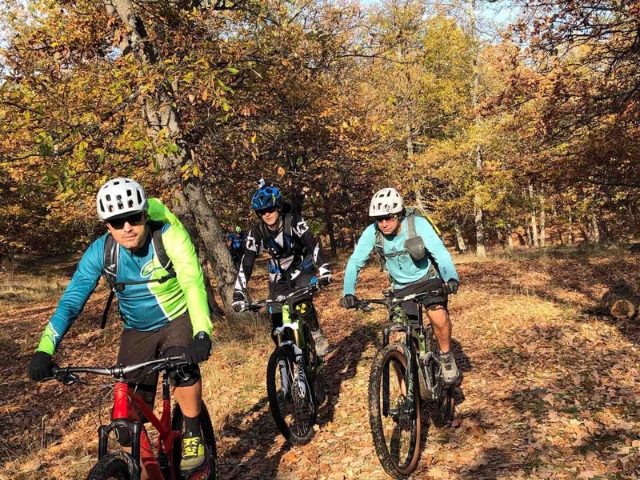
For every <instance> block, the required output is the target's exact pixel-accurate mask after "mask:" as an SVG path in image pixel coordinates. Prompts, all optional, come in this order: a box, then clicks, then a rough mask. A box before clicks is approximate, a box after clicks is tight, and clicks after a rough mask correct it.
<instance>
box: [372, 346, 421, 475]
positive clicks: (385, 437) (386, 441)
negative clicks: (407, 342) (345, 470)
mask: <svg viewBox="0 0 640 480" xmlns="http://www.w3.org/2000/svg"><path fill="white" fill-rule="evenodd" d="M404 348H406V347H403V346H399V344H392V345H389V346H388V347H386V348H385V349H384V350H383V351H382V352H381V353H380V354H379V355H378V357H377V358H376V361H375V362H374V365H373V366H372V369H371V375H370V380H369V412H370V416H369V420H370V423H371V431H372V434H373V440H374V444H375V447H376V453H377V454H378V458H379V459H380V463H381V464H382V466H383V467H384V469H385V470H386V471H387V473H389V474H390V475H391V476H393V477H394V478H398V476H399V475H400V476H403V475H408V474H410V473H411V472H413V470H415V468H416V466H417V463H418V459H419V457H420V445H419V440H420V406H419V403H418V399H417V397H415V396H414V397H413V400H411V401H409V400H408V398H407V397H408V394H409V384H408V382H407V378H406V374H407V368H406V358H405V356H404V352H403V350H404ZM414 393H415V394H416V395H417V394H418V392H417V390H414Z"/></svg>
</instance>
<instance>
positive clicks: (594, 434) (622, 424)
mask: <svg viewBox="0 0 640 480" xmlns="http://www.w3.org/2000/svg"><path fill="white" fill-rule="evenodd" d="M454 260H455V262H456V265H457V268H458V272H459V274H460V277H461V279H462V284H461V288H460V292H459V294H458V295H456V296H455V297H452V298H451V300H450V312H451V317H452V320H453V327H454V332H453V336H454V347H455V353H456V357H457V360H458V364H459V366H460V367H461V368H462V370H463V375H464V377H463V381H462V384H461V387H460V390H461V391H460V392H459V393H461V395H462V396H463V397H464V398H461V400H462V402H461V403H460V404H459V405H458V406H457V410H456V415H457V416H456V419H455V421H454V422H453V424H452V425H451V426H449V427H443V428H436V427H434V426H431V425H429V426H428V428H425V429H424V430H426V436H425V446H424V451H423V453H422V457H421V461H420V464H419V467H418V469H417V471H416V473H415V475H414V478H416V479H422V478H424V479H431V478H434V479H470V478H473V479H513V478H522V479H525V478H532V479H539V478H540V479H542V478H554V479H573V478H585V479H589V478H591V479H637V478H640V454H639V451H640V371H639V370H640V320H638V319H635V320H624V321H617V320H613V319H611V318H609V317H607V316H603V315H601V314H598V313H597V310H596V307H597V306H598V301H599V299H600V298H601V297H602V295H603V293H604V292H605V291H606V290H607V289H608V288H609V287H610V286H611V285H612V284H613V283H614V281H615V280H617V279H625V280H627V281H628V282H629V283H631V284H632V285H634V286H635V287H636V288H637V287H640V257H637V256H635V257H634V256H632V255H630V254H628V253H627V252H625V251H620V250H611V251H606V252H580V251H576V250H573V251H561V252H560V251H558V252H547V253H543V254H540V253H535V254H531V253H526V252H520V253H517V254H515V255H513V256H505V257H492V258H489V259H487V260H483V261H479V260H476V259H474V258H472V257H456V258H454ZM345 261H346V257H345V256H341V257H340V259H339V260H337V261H335V262H334V265H335V267H334V271H336V272H337V274H336V275H335V284H334V285H332V286H331V287H329V289H327V290H326V291H324V292H321V294H320V295H319V296H318V297H317V300H316V305H317V307H318V310H319V311H320V316H321V323H322V324H323V327H324V330H325V332H326V333H327V335H328V337H329V339H330V341H331V344H332V347H333V351H332V353H330V354H329V355H328V357H327V359H326V376H327V381H328V386H329V391H330V395H331V396H330V401H329V402H328V405H326V406H325V407H324V408H323V409H322V410H321V411H320V415H319V424H318V427H317V431H316V433H315V437H314V438H313V439H312V441H311V442H310V443H309V444H308V445H305V446H303V447H290V446H288V445H287V444H286V443H285V442H284V440H283V438H282V436H281V435H280V434H279V433H278V431H277V429H276V426H275V423H274V421H273V419H272V417H271V415H270V413H269V409H268V404H267V399H266V392H265V390H266V389H265V369H266V363H267V359H268V356H269V354H270V352H271V350H272V344H271V341H270V339H269V338H268V327H267V325H266V324H265V323H264V321H261V320H257V319H256V320H254V321H249V322H245V323H239V322H225V323H221V324H219V325H218V328H217V330H216V340H217V344H216V348H215V352H214V354H213V355H212V357H211V358H210V360H209V361H208V362H207V364H206V365H205V366H204V367H203V373H204V397H205V401H206V403H207V405H208V407H209V410H210V413H211V416H212V418H213V422H214V427H215V430H216V434H217V440H218V455H219V465H220V469H221V474H222V478H224V479H326V480H333V479H351V478H353V479H367V480H370V479H371V480H375V479H384V478H387V477H386V475H385V474H384V472H383V470H382V468H381V467H380V464H379V462H378V459H377V457H376V454H375V450H374V447H373V444H372V440H371V434H370V430H369V425H368V410H367V384H368V376H369V369H370V365H371V362H372V360H373V358H374V356H375V354H376V351H377V350H378V348H379V347H380V343H381V330H382V327H383V323H384V312H383V310H380V309H377V310H375V311H374V312H372V313H368V314H367V313H362V312H354V311H346V310H344V309H341V308H339V307H338V299H339V298H340V295H341V282H342V272H343V267H344V263H345ZM73 268H74V265H73V262H72V261H66V262H60V261H59V260H55V261H53V260H52V261H50V262H42V261H38V262H33V261H32V262H18V263H16V264H13V265H10V266H8V267H7V266H5V270H4V271H2V272H0V308H1V309H2V312H3V315H2V317H0V432H2V435H1V436H0V479H2V480H9V479H11V480H14V479H42V478H56V479H75V478H83V476H86V473H87V471H88V470H89V468H90V467H91V465H92V463H93V462H94V461H95V456H96V450H97V435H96V429H97V427H98V425H99V424H100V423H101V422H105V421H106V419H107V418H108V407H109V404H110V399H111V397H110V393H111V392H110V390H109V388H108V386H105V385H93V386H85V385H75V386H72V387H64V386H63V385H61V384H59V383H57V382H48V383H45V384H34V383H33V382H31V381H29V380H28V378H27V375H26V367H27V364H28V362H29V358H30V356H31V354H32V352H33V350H34V349H35V347H36V345H37V343H38V340H39V337H40V334H41V331H42V329H43V328H44V326H45V324H46V323H47V320H48V318H49V317H50V316H51V314H52V313H53V311H54V309H55V306H56V302H57V300H58V299H59V296H60V294H61V293H62V291H63V289H64V286H65V284H66V282H67V281H68V279H69V277H70V275H71V273H72V272H73ZM257 270H258V271H260V272H259V273H260V274H258V273H257V274H256V275H257V276H256V278H254V279H253V281H252V285H254V286H258V289H256V290H252V291H253V292H254V296H255V297H256V298H257V297H261V296H263V295H264V293H265V290H264V289H263V285H264V283H265V281H266V277H265V276H264V274H262V273H261V271H262V270H263V269H262V268H261V266H258V267H257ZM385 287H386V278H385V276H384V274H382V273H381V272H380V271H379V270H378V269H377V268H376V267H374V266H371V267H367V268H366V269H364V270H363V272H362V273H361V279H360V283H359V285H358V294H359V295H360V296H369V297H373V296H377V295H378V294H379V293H380V291H381V290H382V289H383V288H385ZM105 300H106V289H104V287H100V288H99V289H98V290H97V291H96V294H95V295H94V296H93V298H92V299H91V300H90V301H89V303H88V304H87V306H86V308H85V310H84V313H83V314H82V315H81V316H80V317H79V319H78V320H77V321H76V324H75V325H74V326H73V327H72V328H71V330H70V332H69V334H68V335H67V336H66V337H65V340H64V342H63V343H62V345H61V348H60V351H59V352H58V354H57V355H56V361H58V362H59V363H60V364H71V363H74V364H102V365H105V364H111V363H113V362H114V360H115V356H116V351H117V345H118V342H117V339H118V335H119V332H120V325H119V323H118V322H117V321H116V320H115V318H116V317H115V316H114V315H113V314H112V315H111V317H112V320H111V321H110V322H109V325H108V327H107V329H106V330H105V331H100V330H99V328H98V325H99V323H100V319H101V316H102V311H103V308H104V304H105Z"/></svg>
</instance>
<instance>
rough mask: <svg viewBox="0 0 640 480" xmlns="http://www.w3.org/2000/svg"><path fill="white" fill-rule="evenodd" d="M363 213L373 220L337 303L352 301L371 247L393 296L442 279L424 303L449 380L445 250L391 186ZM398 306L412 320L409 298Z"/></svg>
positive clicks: (449, 263) (452, 374)
mask: <svg viewBox="0 0 640 480" xmlns="http://www.w3.org/2000/svg"><path fill="white" fill-rule="evenodd" d="M369 216H370V217H372V218H373V219H374V220H375V222H374V223H372V224H371V225H369V226H368V227H367V228H366V229H365V230H364V232H363V233H362V236H361V237H360V240H359V241H358V244H357V245H356V248H355V250H354V252H353V254H352V255H351V258H349V262H348V263H347V269H346V271H345V274H344V287H343V295H344V297H343V298H342V299H341V300H340V304H341V305H342V306H343V307H345V308H354V307H355V306H356V304H357V302H358V299H357V297H356V296H355V287H356V282H357V280H358V273H359V272H360V269H361V268H362V267H363V266H364V265H365V263H366V262H367V260H368V258H369V255H370V254H371V251H372V250H376V251H377V252H378V253H379V254H380V255H382V256H383V258H384V260H385V262H386V267H387V271H388V272H389V279H390V281H391V286H392V288H393V293H394V295H395V296H396V297H404V296H407V295H410V294H413V293H421V292H426V291H429V290H435V289H436V288H438V287H440V286H441V285H443V282H444V291H445V293H444V294H443V295H442V296H440V297H432V298H429V300H428V303H427V304H426V305H425V306H426V312H427V317H428V318H429V320H430V322H431V324H432V325H433V331H434V333H435V336H436V338H437V340H438V344H439V347H440V352H441V354H440V362H441V364H442V371H443V376H444V379H445V382H447V383H455V382H456V381H457V380H458V378H459V371H458V367H457V365H456V362H455V359H454V357H453V354H452V353H451V351H450V345H451V320H450V318H449V312H448V310H447V302H448V294H455V293H457V291H458V283H459V281H458V274H457V272H456V268H455V266H454V265H453V260H452V259H451V255H450V254H449V252H448V251H447V249H446V247H445V246H444V244H443V243H442V240H441V239H440V237H439V236H438V234H437V233H436V231H435V229H434V227H433V226H432V225H431V223H430V222H429V220H427V219H426V218H424V217H423V216H419V215H418V214H415V213H414V212H413V211H409V210H408V209H405V206H404V202H403V200H402V197H401V196H400V194H399V193H398V192H397V191H396V190H395V189H393V188H384V189H382V190H380V191H379V192H377V193H376V194H375V195H374V196H373V198H372V200H371V205H370V207H369ZM402 308H403V310H404V311H405V312H406V313H407V315H408V317H409V319H410V320H412V321H413V322H417V319H418V306H417V305H416V303H415V302H413V301H408V302H403V303H402Z"/></svg>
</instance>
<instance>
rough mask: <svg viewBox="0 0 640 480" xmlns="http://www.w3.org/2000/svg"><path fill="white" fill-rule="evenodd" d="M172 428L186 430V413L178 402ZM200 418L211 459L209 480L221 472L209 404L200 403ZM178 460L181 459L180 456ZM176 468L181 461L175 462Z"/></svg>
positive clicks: (215, 477)
mask: <svg viewBox="0 0 640 480" xmlns="http://www.w3.org/2000/svg"><path fill="white" fill-rule="evenodd" d="M171 418H172V420H171V429H172V430H179V431H181V432H182V431H184V415H183V413H182V410H181V409H180V405H178V404H177V403H176V406H175V407H174V408H173V416H172V417H171ZM198 419H199V420H200V430H202V437H203V439H204V445H205V448H206V450H207V459H208V461H209V466H208V468H209V475H208V476H207V479H208V480H217V479H218V478H220V473H219V471H218V462H217V460H218V452H217V450H216V437H215V434H214V432H213V425H212V424H211V417H210V416H209V411H208V410H207V406H206V405H205V404H204V402H202V404H201V405H200V415H199V416H198ZM177 457H178V458H177V459H176V460H179V459H180V457H179V456H177ZM175 464H176V468H177V469H179V468H180V463H179V461H176V462H175Z"/></svg>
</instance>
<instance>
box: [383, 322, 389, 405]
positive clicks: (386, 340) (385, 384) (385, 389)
mask: <svg viewBox="0 0 640 480" xmlns="http://www.w3.org/2000/svg"><path fill="white" fill-rule="evenodd" d="M387 345H389V327H384V329H383V330H382V348H383V349H384V348H385V347H386V346H387ZM382 415H384V416H385V417H388V416H389V369H388V368H383V369H382Z"/></svg>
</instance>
